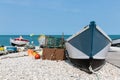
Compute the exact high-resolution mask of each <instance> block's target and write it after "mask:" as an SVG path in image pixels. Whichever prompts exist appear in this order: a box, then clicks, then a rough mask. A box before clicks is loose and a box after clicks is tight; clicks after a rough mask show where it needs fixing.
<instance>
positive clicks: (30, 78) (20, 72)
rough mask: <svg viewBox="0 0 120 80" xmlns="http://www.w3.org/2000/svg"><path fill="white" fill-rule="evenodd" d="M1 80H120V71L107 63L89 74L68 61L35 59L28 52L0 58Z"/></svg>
mask: <svg viewBox="0 0 120 80" xmlns="http://www.w3.org/2000/svg"><path fill="white" fill-rule="evenodd" d="M0 80H120V69H119V68H117V67H115V66H114V65H112V64H110V63H107V62H106V64H105V65H104V66H103V67H102V68H101V69H100V70H99V71H97V72H95V73H93V74H88V73H86V72H84V71H81V70H80V69H79V68H77V67H75V66H73V65H72V64H71V63H70V62H69V61H68V60H65V61H51V60H42V59H37V60H36V59H34V58H33V57H30V56H28V55H27V52H19V53H12V54H8V55H4V56H0Z"/></svg>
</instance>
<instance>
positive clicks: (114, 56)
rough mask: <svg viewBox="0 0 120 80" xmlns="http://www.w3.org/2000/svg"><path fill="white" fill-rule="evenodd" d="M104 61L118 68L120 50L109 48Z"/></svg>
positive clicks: (119, 64) (119, 66)
mask: <svg viewBox="0 0 120 80" xmlns="http://www.w3.org/2000/svg"><path fill="white" fill-rule="evenodd" d="M106 61H107V62H108V63H110V64H112V65H114V66H116V67H118V68H120V48H118V47H111V50H110V51H109V52H108V55H107V58H106Z"/></svg>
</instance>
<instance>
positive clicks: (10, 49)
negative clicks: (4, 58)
mask: <svg viewBox="0 0 120 80" xmlns="http://www.w3.org/2000/svg"><path fill="white" fill-rule="evenodd" d="M6 50H7V51H8V52H9V53H12V52H17V47H14V46H8V47H6Z"/></svg>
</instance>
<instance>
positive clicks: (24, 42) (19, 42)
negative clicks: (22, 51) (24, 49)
mask: <svg viewBox="0 0 120 80" xmlns="http://www.w3.org/2000/svg"><path fill="white" fill-rule="evenodd" d="M10 44H11V45H12V46H25V45H27V44H29V40H27V39H24V38H23V37H22V36H20V37H19V38H15V39H11V38H10Z"/></svg>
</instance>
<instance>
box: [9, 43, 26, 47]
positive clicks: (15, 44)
mask: <svg viewBox="0 0 120 80" xmlns="http://www.w3.org/2000/svg"><path fill="white" fill-rule="evenodd" d="M11 45H12V46H19V47H22V46H25V45H26V44H22V45H18V44H14V43H11Z"/></svg>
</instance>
